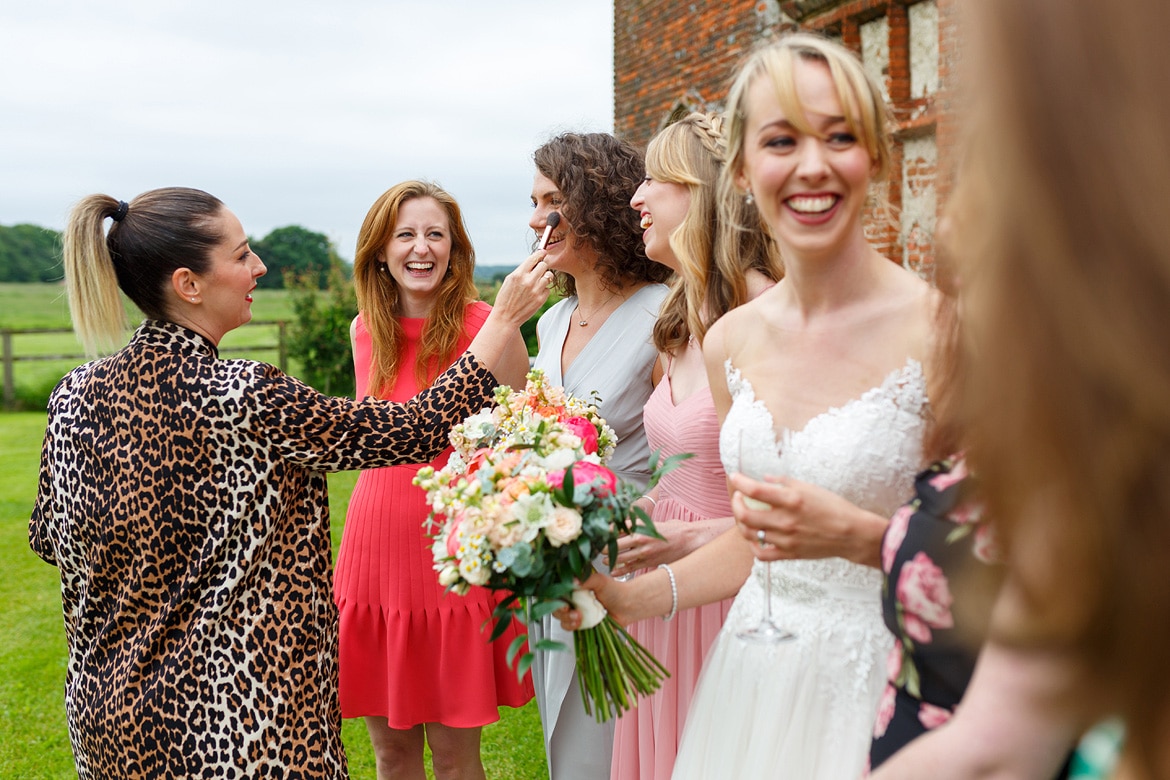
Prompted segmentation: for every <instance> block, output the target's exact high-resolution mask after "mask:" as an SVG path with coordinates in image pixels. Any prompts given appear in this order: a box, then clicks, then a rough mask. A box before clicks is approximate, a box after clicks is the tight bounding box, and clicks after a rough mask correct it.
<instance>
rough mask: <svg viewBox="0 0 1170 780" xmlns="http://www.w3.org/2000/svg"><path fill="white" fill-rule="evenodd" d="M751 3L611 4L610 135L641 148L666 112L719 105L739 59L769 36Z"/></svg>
mask: <svg viewBox="0 0 1170 780" xmlns="http://www.w3.org/2000/svg"><path fill="white" fill-rule="evenodd" d="M756 5H757V3H756V2H755V0H703V1H702V2H693V3H679V2H671V1H668V0H614V29H613V49H614V55H613V56H614V84H613V92H614V123H613V124H614V131H615V132H616V133H617V134H618V135H620V136H622V137H624V138H626V139H628V140H630V141H632V142H633V143H635V144H638V145H643V146H644V145H645V144H646V142H647V141H649V140H650V138H652V137H653V136H654V134H655V133H656V132H658V130H659V129H661V128H662V127H663V126H664V125H665V124H666V120H667V118H668V117H669V116H670V113H671V111H672V110H673V109H674V108H675V107H676V106H677V105H679V103H680V102H681V103H685V104H686V105H688V106H689V107H691V108H697V109H699V110H703V109H705V108H718V109H721V108H722V107H723V99H724V97H725V96H726V94H727V87H728V84H729V82H730V80H731V76H732V74H733V73H734V70H735V66H736V64H738V62H739V61H740V59H741V58H742V57H743V55H744V54H746V53H747V52H748V51H749V50H750V49H751V47H752V45H753V44H754V43H755V42H756V41H757V40H759V36H760V35H761V34H766V33H767V31H768V28H767V25H766V24H765V20H764V18H763V17H762V16H761V15H760V14H759V13H757V10H756Z"/></svg>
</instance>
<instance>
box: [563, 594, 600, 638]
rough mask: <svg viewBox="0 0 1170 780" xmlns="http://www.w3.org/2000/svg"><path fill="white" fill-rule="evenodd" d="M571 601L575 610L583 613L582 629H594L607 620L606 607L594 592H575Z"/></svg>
mask: <svg viewBox="0 0 1170 780" xmlns="http://www.w3.org/2000/svg"><path fill="white" fill-rule="evenodd" d="M569 599H570V600H571V601H572V602H573V608H574V609H576V610H577V611H578V612H580V613H581V628H582V629H585V628H593V627H594V626H596V625H597V624H598V623H600V622H601V621H602V620H604V619H605V615H606V612H605V607H603V606H602V604H601V602H600V601H598V600H597V596H595V595H593V591H591V590H584V589H578V590H575V591H573V595H572V596H570V597H569Z"/></svg>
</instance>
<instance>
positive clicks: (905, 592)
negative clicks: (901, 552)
mask: <svg viewBox="0 0 1170 780" xmlns="http://www.w3.org/2000/svg"><path fill="white" fill-rule="evenodd" d="M897 596H898V601H899V602H901V604H902V606H903V607H904V609H905V612H904V615H903V618H904V623H905V626H906V633H908V634H910V636H912V637H913V638H914V639H915V640H917V641H919V642H929V641H930V629H929V628H927V626H930V627H933V628H951V627H952V626H954V625H955V621H954V618H953V617H952V616H951V602H952V598H951V591H950V588H949V587H947V578H946V575H944V574H943V572H942V569H940V568H939V567H937V566H935V565H934V561H932V560H931V559H930V556H928V555H927V554H926V553H924V552H919V553H918V554H917V555H915V556H914V558H913V559H911V560H910V561H907V562H906V563H905V564H903V566H902V571H901V573H900V574H899V575H898V590H897Z"/></svg>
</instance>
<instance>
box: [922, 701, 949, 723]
mask: <svg viewBox="0 0 1170 780" xmlns="http://www.w3.org/2000/svg"><path fill="white" fill-rule="evenodd" d="M950 719H951V711H950V710H948V709H945V708H943V707H936V706H935V705H933V704H927V703H926V702H922V705H921V706H920V707H919V708H918V722H919V723H921V724H922V725H923V726H925V727H926V728H927V729H937V728H938V727H939V726H941V725H942V724H944V723H946V722H947V721H948V720H950Z"/></svg>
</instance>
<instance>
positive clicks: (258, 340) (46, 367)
mask: <svg viewBox="0 0 1170 780" xmlns="http://www.w3.org/2000/svg"><path fill="white" fill-rule="evenodd" d="M254 295H255V298H256V301H255V303H253V304H252V318H253V321H252V322H251V323H249V324H247V325H245V326H244V327H242V328H237V329H236V330H234V331H232V332H230V333H228V334H227V335H226V336H224V339H223V341H222V342H221V344H220V354H222V355H223V356H224V357H249V358H254V359H256V360H263V361H266V362H268V363H274V364H275V363H278V362H279V356H280V353H279V351H278V349H277V346H276V345H277V344H278V343H279V327H278V326H277V325H276V324H275V323H276V322H277V321H279V320H284V321H289V320H291V319H292V305H291V301H290V299H289V294H288V292H287V291H285V290H257V291H256V292H255V293H254ZM127 319H128V321H129V322H130V323H131V324H132V325H133V324H135V323H137V322H139V321H140V320H141V319H142V316H141V314H139V313H138V311H137V310H136V309H134V308H133V307H128V317H127ZM265 323H268V324H265ZM70 327H71V325H70V322H69V306H68V304H67V303H66V300H65V288H64V286H63V285H59V284H0V330H6V329H8V330H25V329H41V328H56V329H59V330H62V331H64V332H61V333H14V334H13V335H12V342H11V343H12V354H13V355H15V356H16V357H18V358H23V359H20V360H17V361H16V362H14V363H13V380H14V382H13V384H14V385H15V396H16V401H17V408H23V409H43V408H44V402H45V400H46V399H47V398H48V397H49V393H50V391H52V389H53V387H54V386H55V385H56V384H57V382H58V381H59V380H60V379H61V377H62V376H64V375H65V373H66V372H68V371H69V370H70V369H71V368H74V367H76V366H78V365H80V364H81V363H83V362H85V358H84V357H82V353H83V350H82V347H81V344H80V342H78V341H77V339H76V338H75V337H74V336H73V333H72V331H71V330H70ZM127 337H129V331H127ZM50 356H62V357H63V359H60V360H54V359H47V358H49V357H50ZM64 356H68V357H64ZM29 358H35V359H29ZM296 368H297V366H296V361H295V359H290V360H289V363H288V365H286V369H288V370H289V371H290V372H292V373H294V374H295V373H296Z"/></svg>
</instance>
